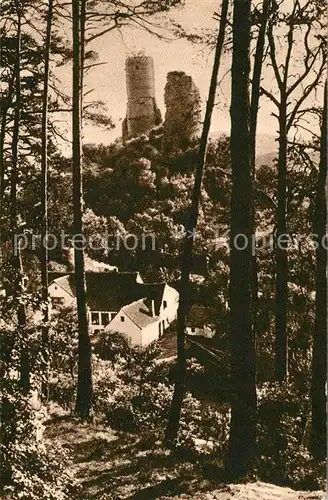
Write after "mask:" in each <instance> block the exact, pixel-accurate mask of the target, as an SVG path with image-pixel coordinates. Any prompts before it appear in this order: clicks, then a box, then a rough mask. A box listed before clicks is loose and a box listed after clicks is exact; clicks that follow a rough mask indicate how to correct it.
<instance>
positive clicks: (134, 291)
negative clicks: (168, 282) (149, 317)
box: [49, 271, 165, 315]
mask: <svg viewBox="0 0 328 500" xmlns="http://www.w3.org/2000/svg"><path fill="white" fill-rule="evenodd" d="M53 275H54V276H53ZM138 276H139V273H138V272H115V271H114V272H101V273H96V272H86V285H87V303H88V306H89V307H90V309H91V310H93V311H119V310H120V309H121V308H122V307H123V306H126V305H127V304H131V303H132V302H135V301H136V300H139V299H145V306H146V307H150V301H151V300H154V302H155V314H156V315H158V314H159V309H160V306H161V303H162V298H163V293H164V288H165V283H150V284H149V283H138V282H137V279H138ZM54 280H56V282H57V283H58V284H59V285H60V286H61V287H62V288H64V290H66V291H67V292H68V293H71V294H72V295H73V296H75V275H74V273H49V283H52V282H53V281H54Z"/></svg>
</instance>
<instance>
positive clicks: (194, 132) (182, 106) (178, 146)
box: [163, 71, 201, 153]
mask: <svg viewBox="0 0 328 500" xmlns="http://www.w3.org/2000/svg"><path fill="white" fill-rule="evenodd" d="M164 99H165V105H166V114H165V122H164V137H163V150H164V152H165V153H170V152H173V151H178V150H185V149H186V148H187V147H188V146H189V145H190V143H191V142H192V141H193V140H194V139H195V138H196V137H197V136H198V134H199V129H200V111H201V101H200V95H199V90H198V88H197V87H196V85H195V84H194V82H193V79H192V78H191V76H188V75H186V74H185V73H184V72H182V71H172V72H170V73H168V75H167V83H166V86H165V94H164Z"/></svg>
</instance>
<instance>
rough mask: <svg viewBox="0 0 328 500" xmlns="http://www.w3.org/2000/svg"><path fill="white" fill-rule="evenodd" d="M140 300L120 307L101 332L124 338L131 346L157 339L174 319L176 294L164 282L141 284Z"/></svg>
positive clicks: (177, 303) (176, 305)
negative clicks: (118, 334)
mask: <svg viewBox="0 0 328 500" xmlns="http://www.w3.org/2000/svg"><path fill="white" fill-rule="evenodd" d="M144 295H145V296H144V297H142V298H141V299H139V300H136V301H134V302H132V303H130V304H127V305H126V306H124V307H122V308H121V310H120V311H119V312H118V313H117V315H116V316H115V317H114V319H113V320H112V321H111V322H110V323H109V324H108V326H106V328H105V331H108V332H112V333H114V332H118V333H121V334H123V335H125V336H126V337H127V338H128V339H129V341H130V342H131V344H132V345H141V346H146V345H148V344H150V343H151V342H153V341H154V340H158V339H160V338H161V337H162V336H163V334H164V332H165V330H166V329H167V328H168V327H169V326H170V324H171V323H172V322H173V321H174V320H175V319H176V317H177V312H178V305H179V294H178V292H177V291H176V290H175V289H174V288H172V287H170V286H169V285H167V284H166V283H159V284H145V285H144Z"/></svg>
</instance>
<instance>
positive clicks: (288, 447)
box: [257, 383, 325, 490]
mask: <svg viewBox="0 0 328 500" xmlns="http://www.w3.org/2000/svg"><path fill="white" fill-rule="evenodd" d="M258 403H259V406H258V461H257V462H258V463H257V474H258V475H259V477H260V478H261V480H263V481H268V482H274V483H275V484H281V485H284V486H292V487H293V488H296V489H305V490H309V489H311V490H312V489H320V488H322V487H323V486H324V479H323V478H324V470H325V464H324V463H320V462H317V461H315V460H314V459H313V457H311V455H310V453H309V452H308V451H307V446H308V440H309V429H310V427H309V423H310V421H309V419H310V406H309V398H308V397H307V396H306V395H304V392H303V393H302V392H299V391H298V390H297V388H296V387H295V386H293V385H287V384H285V385H283V386H279V384H277V383H266V384H263V385H262V386H261V387H260V388H259V389H258Z"/></svg>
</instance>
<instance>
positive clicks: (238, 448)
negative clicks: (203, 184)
mask: <svg viewBox="0 0 328 500" xmlns="http://www.w3.org/2000/svg"><path fill="white" fill-rule="evenodd" d="M250 13H251V0H243V1H242V2H241V1H240V0H234V15H233V55H232V94H231V108H230V109H231V111H230V113H231V164H232V194H231V243H230V245H231V250H230V309H231V381H232V400H231V427H230V439H229V450H228V456H227V464H226V468H227V472H228V474H229V476H231V477H234V478H238V477H241V476H243V475H245V474H246V473H247V472H248V471H249V470H250V469H251V467H252V465H253V460H254V455H255V445H256V382H255V379H256V369H255V346H254V337H253V331H252V300H251V295H252V293H251V275H252V270H251V267H252V266H251V263H252V255H251V237H252V231H253V221H252V215H253V209H252V165H251V154H252V153H251V143H250V130H249V118H250V105H249V73H250V56H249V54H250V29H251V23H250ZM240 234H241V235H244V236H243V237H241V238H238V235H240ZM245 242H246V245H245ZM241 248H242V249H241Z"/></svg>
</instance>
